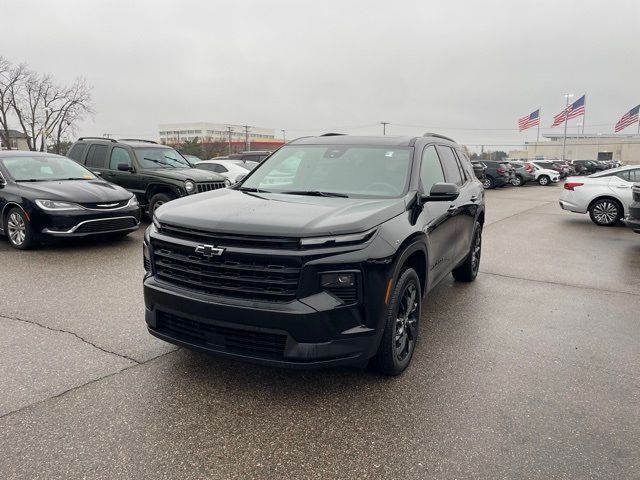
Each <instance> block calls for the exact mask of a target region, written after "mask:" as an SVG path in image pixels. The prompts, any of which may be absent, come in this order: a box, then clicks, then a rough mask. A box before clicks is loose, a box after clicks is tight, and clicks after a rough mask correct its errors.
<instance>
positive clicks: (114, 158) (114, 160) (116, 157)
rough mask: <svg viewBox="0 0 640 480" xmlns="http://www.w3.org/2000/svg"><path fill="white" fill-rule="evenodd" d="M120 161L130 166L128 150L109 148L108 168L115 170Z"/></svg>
mask: <svg viewBox="0 0 640 480" xmlns="http://www.w3.org/2000/svg"><path fill="white" fill-rule="evenodd" d="M121 163H126V164H127V165H129V167H131V156H130V155H129V152H127V151H126V150H125V149H124V148H122V147H113V150H111V160H110V161H109V168H110V169H111V170H117V169H118V165H120V164H121Z"/></svg>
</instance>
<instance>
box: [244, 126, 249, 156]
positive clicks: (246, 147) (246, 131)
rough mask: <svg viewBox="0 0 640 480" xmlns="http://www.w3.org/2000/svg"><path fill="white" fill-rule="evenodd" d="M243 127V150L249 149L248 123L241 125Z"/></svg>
mask: <svg viewBox="0 0 640 480" xmlns="http://www.w3.org/2000/svg"><path fill="white" fill-rule="evenodd" d="M243 127H244V149H245V151H249V150H251V144H250V143H249V129H250V128H251V127H250V126H249V125H243Z"/></svg>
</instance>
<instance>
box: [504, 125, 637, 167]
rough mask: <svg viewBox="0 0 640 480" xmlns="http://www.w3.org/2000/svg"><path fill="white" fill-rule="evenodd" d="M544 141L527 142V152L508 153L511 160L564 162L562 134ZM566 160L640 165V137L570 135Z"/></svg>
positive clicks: (546, 136) (568, 135)
mask: <svg viewBox="0 0 640 480" xmlns="http://www.w3.org/2000/svg"><path fill="white" fill-rule="evenodd" d="M543 137H544V138H546V139H547V140H542V141H539V142H528V143H527V144H526V150H514V151H511V152H509V158H511V159H515V158H520V159H525V158H526V159H530V160H533V159H534V158H536V157H538V158H540V157H544V158H545V159H559V158H562V139H563V134H561V133H560V134H555V133H554V134H547V135H543ZM565 157H566V159H567V160H621V161H622V162H624V163H625V164H640V135H622V134H617V135H616V134H575V133H574V134H568V133H567V143H566V150H565Z"/></svg>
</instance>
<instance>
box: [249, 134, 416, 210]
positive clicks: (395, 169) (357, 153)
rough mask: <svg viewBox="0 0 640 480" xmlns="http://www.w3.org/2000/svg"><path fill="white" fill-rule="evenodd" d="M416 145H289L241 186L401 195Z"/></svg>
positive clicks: (268, 189)
mask: <svg viewBox="0 0 640 480" xmlns="http://www.w3.org/2000/svg"><path fill="white" fill-rule="evenodd" d="M412 150H413V149H412V148H407V147H372V146H347V145H330V146H327V145H322V146H319V145H301V146H295V145H291V146H287V147H283V148H281V149H280V150H278V151H277V152H276V153H275V154H273V155H272V156H271V157H269V158H268V159H267V160H265V161H264V162H263V163H262V164H260V166H259V167H257V168H256V169H255V170H254V171H253V173H252V174H251V176H250V177H249V178H247V179H246V180H245V181H244V182H243V183H242V187H241V189H258V190H267V191H270V192H283V193H291V194H303V193H307V194H313V193H316V194H318V193H333V194H338V195H339V196H350V197H351V196H354V197H384V198H389V197H397V196H400V195H402V194H403V193H404V192H405V190H406V187H407V183H408V179H409V170H410V168H411V154H412Z"/></svg>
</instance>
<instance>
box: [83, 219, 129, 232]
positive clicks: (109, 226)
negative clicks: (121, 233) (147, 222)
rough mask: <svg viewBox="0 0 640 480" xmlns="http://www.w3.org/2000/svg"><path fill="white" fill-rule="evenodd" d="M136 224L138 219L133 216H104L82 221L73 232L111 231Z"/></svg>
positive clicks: (124, 228)
mask: <svg viewBox="0 0 640 480" xmlns="http://www.w3.org/2000/svg"><path fill="white" fill-rule="evenodd" d="M136 225H138V221H137V220H136V219H135V218H134V217H125V218H105V219H104V220H96V221H92V222H87V223H83V224H81V225H80V226H79V227H78V228H76V230H75V233H100V232H111V231H117V230H126V229H128V228H133V227H135V226H136Z"/></svg>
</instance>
